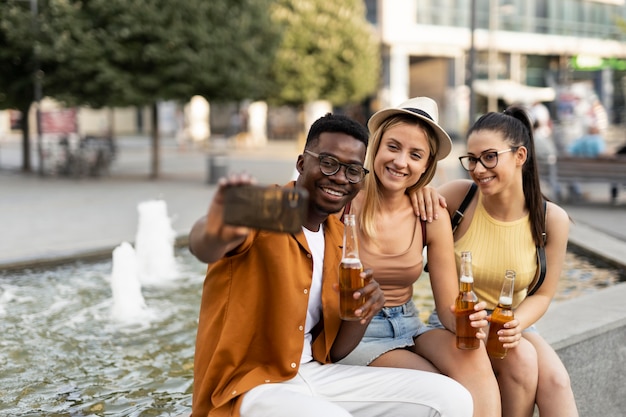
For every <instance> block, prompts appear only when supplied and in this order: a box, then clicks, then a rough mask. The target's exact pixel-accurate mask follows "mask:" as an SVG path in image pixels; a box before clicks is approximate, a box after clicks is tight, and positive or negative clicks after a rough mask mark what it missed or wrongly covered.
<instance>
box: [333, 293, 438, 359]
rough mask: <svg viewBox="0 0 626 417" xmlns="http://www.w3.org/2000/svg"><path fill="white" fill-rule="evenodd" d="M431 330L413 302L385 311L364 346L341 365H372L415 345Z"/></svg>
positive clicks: (371, 326)
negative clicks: (387, 355)
mask: <svg viewBox="0 0 626 417" xmlns="http://www.w3.org/2000/svg"><path fill="white" fill-rule="evenodd" d="M429 330H432V328H431V327H429V326H427V325H425V324H424V323H423V322H422V321H421V320H420V318H419V313H418V310H417V308H416V307H415V304H413V301H409V302H407V303H406V304H403V305H401V306H397V307H383V309H382V310H380V311H379V312H378V314H376V315H375V316H374V318H373V319H372V321H371V322H370V324H369V325H368V326H367V330H365V334H364V335H363V339H361V343H359V345H358V346H357V347H356V348H355V349H354V350H353V351H352V352H351V353H350V354H349V355H348V356H346V357H345V358H343V359H342V360H341V361H339V363H341V364H344V365H369V364H370V363H371V362H372V361H373V360H374V359H376V358H378V357H379V356H380V355H382V354H383V353H387V352H389V351H391V350H394V349H401V348H407V347H411V346H414V345H415V340H414V338H416V337H417V336H419V335H421V334H424V333H426V332H427V331H429Z"/></svg>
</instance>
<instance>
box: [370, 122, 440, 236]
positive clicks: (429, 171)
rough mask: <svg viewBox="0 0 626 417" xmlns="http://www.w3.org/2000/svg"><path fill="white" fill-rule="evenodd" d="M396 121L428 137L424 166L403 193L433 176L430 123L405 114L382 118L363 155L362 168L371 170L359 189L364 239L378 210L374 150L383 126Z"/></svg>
mask: <svg viewBox="0 0 626 417" xmlns="http://www.w3.org/2000/svg"><path fill="white" fill-rule="evenodd" d="M399 124H408V125H412V126H415V127H416V128H418V129H422V131H423V132H424V134H425V135H426V138H428V147H429V150H430V155H429V156H428V166H427V167H426V170H425V171H424V173H423V174H422V176H421V177H420V178H419V180H417V182H416V183H415V184H413V185H411V186H410V187H408V188H407V189H406V193H407V194H411V193H413V192H415V191H416V190H418V189H419V188H421V187H424V186H425V185H427V184H428V183H430V181H431V180H432V179H433V177H434V176H435V171H436V170H437V162H436V161H435V155H436V154H437V151H438V150H439V142H438V141H437V137H436V136H435V132H434V131H433V129H432V127H430V126H429V125H428V124H427V123H425V122H422V121H421V120H420V119H418V118H416V117H412V116H410V115H405V114H401V115H395V116H392V117H390V118H388V119H386V120H385V121H384V122H382V123H381V124H380V126H379V127H378V129H376V131H375V132H374V133H373V134H372V136H371V137H370V145H369V149H368V150H367V156H366V157H365V168H367V169H368V170H369V171H370V173H371V174H370V175H367V176H365V179H364V180H363V181H364V184H363V189H362V192H363V193H364V197H365V198H363V199H362V200H361V201H363V206H362V208H361V211H360V213H359V215H358V224H359V228H360V229H361V231H362V232H363V235H364V237H366V238H368V239H373V238H375V237H376V223H375V219H374V216H375V214H376V213H377V212H378V211H379V210H380V206H381V203H382V191H381V188H382V185H381V183H380V180H379V179H378V178H377V177H376V173H375V172H374V159H375V158H376V154H378V149H379V148H380V144H381V141H382V138H383V134H384V133H385V132H386V131H387V129H389V128H392V127H394V126H397V125H399Z"/></svg>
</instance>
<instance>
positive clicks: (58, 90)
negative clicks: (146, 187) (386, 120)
mask: <svg viewBox="0 0 626 417" xmlns="http://www.w3.org/2000/svg"><path fill="white" fill-rule="evenodd" d="M33 5H36V6H37V9H38V10H37V13H36V14H33V13H32V10H31V7H32V6H33ZM377 45H378V44H377V42H376V41H375V39H374V36H373V33H372V31H371V28H370V27H369V25H368V23H367V22H366V20H365V10H364V4H363V2H362V0H344V1H341V2H329V1H326V0H211V1H207V0H185V1H182V2H175V1H171V0H32V1H31V2H29V1H27V0H3V1H1V2H0V109H8V108H14V109H19V110H21V111H23V112H26V111H28V108H29V107H30V104H31V103H32V102H33V100H34V96H35V94H34V75H35V74H38V76H39V77H40V78H39V79H40V80H41V85H42V86H43V95H44V96H48V97H52V98H55V99H56V100H58V101H61V102H63V103H65V104H66V105H68V106H82V105H86V106H91V107H94V108H99V107H104V106H130V105H134V106H144V105H148V104H154V103H156V102H157V101H159V100H180V101H187V100H188V99H189V98H191V97H192V96H193V95H202V96H204V97H205V98H207V99H208V100H209V101H238V100H242V99H266V100H268V101H270V102H271V103H277V104H294V105H301V104H304V103H307V102H310V101H314V100H320V99H323V100H329V101H330V102H332V103H333V104H335V105H343V104H348V103H356V102H359V101H360V100H362V99H364V98H366V97H367V96H369V95H371V94H372V93H373V92H374V91H375V89H376V87H377V84H378V79H379V66H380V64H379V51H378V46H377ZM27 143H28V129H27V126H26V125H24V144H25V147H24V149H25V157H28V155H27V154H28V152H27V146H26V145H27ZM24 165H28V164H27V163H26V162H25V163H24Z"/></svg>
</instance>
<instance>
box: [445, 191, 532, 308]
mask: <svg viewBox="0 0 626 417" xmlns="http://www.w3.org/2000/svg"><path fill="white" fill-rule="evenodd" d="M462 251H470V252H472V272H473V274H474V292H475V293H476V295H477V296H478V299H479V300H480V301H486V302H487V308H489V309H493V308H495V306H496V304H497V303H498V297H499V296H500V290H501V289H502V281H503V278H504V273H505V271H506V270H507V269H512V270H513V271H515V293H514V295H513V308H516V307H517V306H518V305H519V304H520V303H521V302H522V300H523V299H524V298H525V297H526V292H527V287H528V285H530V283H531V282H532V280H533V278H534V276H535V272H536V271H537V249H536V247H535V243H534V241H533V237H532V234H531V231H530V218H529V216H528V215H526V216H524V217H522V218H521V219H519V220H515V221H512V222H502V221H499V220H496V219H494V218H493V217H491V216H490V215H489V213H487V210H485V207H484V206H483V203H482V195H481V194H479V196H478V204H477V206H476V211H475V212H474V217H473V218H472V222H471V224H470V226H469V228H468V229H467V231H466V232H465V234H464V235H463V237H462V238H460V239H459V240H458V241H456V242H455V243H454V252H455V256H456V265H457V271H458V270H459V265H460V263H461V252H462Z"/></svg>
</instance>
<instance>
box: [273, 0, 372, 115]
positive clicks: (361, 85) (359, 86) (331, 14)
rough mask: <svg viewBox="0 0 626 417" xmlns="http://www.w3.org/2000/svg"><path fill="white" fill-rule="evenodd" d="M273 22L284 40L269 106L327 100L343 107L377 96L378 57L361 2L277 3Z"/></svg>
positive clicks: (290, 0)
mask: <svg viewBox="0 0 626 417" xmlns="http://www.w3.org/2000/svg"><path fill="white" fill-rule="evenodd" d="M272 18H273V19H274V21H275V22H276V23H277V24H278V25H280V26H281V27H282V28H283V34H282V41H281V45H280V47H279V49H278V51H277V55H276V59H275V60H274V64H273V67H272V76H273V79H274V81H275V82H276V90H275V92H274V93H273V94H271V95H270V96H269V97H270V100H271V101H273V102H278V103H286V104H303V103H306V102H309V101H313V100H319V99H324V100H328V101H330V102H331V103H333V104H335V105H342V104H346V103H356V102H359V101H360V100H362V99H364V98H366V97H367V96H369V95H371V94H372V93H373V92H374V91H375V90H376V88H377V87H378V80H379V72H380V51H379V49H378V42H377V41H376V39H375V37H374V34H373V32H372V28H371V27H370V25H369V24H368V23H367V21H366V19H365V6H364V3H363V1H362V0H344V1H340V2H332V1H326V0H277V1H276V2H275V3H274V6H273V9H272Z"/></svg>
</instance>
